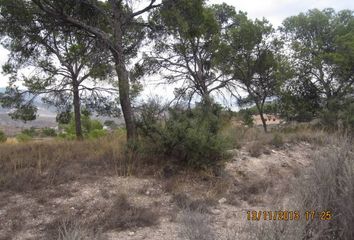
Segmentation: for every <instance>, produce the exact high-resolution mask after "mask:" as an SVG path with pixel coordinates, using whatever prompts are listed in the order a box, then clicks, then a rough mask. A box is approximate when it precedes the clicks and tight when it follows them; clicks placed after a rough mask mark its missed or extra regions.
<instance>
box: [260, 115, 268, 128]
mask: <svg viewBox="0 0 354 240" xmlns="http://www.w3.org/2000/svg"><path fill="white" fill-rule="evenodd" d="M259 116H260V117H261V120H262V124H263V129H264V132H268V129H267V121H266V119H265V118H264V115H263V112H260V113H259Z"/></svg>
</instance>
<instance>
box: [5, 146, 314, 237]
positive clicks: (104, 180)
mask: <svg viewBox="0 0 354 240" xmlns="http://www.w3.org/2000/svg"><path fill="white" fill-rule="evenodd" d="M311 151H312V146H311V145H310V144H307V143H298V144H294V145H287V144H286V145H285V146H284V147H283V148H281V149H268V151H266V153H267V154H262V155H261V156H259V157H257V158H256V157H251V156H250V155H249V153H248V151H247V150H246V147H244V148H242V149H241V150H233V151H232V153H233V158H232V160H231V161H230V162H228V163H227V164H226V167H225V171H224V172H222V173H221V174H220V176H219V177H218V178H219V179H218V181H216V182H215V181H211V180H210V177H208V176H207V175H206V177H205V179H198V178H195V177H192V176H190V177H186V175H187V174H188V173H178V174H176V175H174V176H172V177H170V178H163V177H142V178H137V177H132V176H130V177H119V176H104V175H102V176H101V175H99V174H98V175H97V176H95V177H96V180H94V181H87V180H85V178H83V180H75V181H72V182H68V183H65V184H61V185H55V186H48V187H47V188H44V189H38V190H31V191H28V192H21V193H15V192H11V191H8V190H6V191H2V192H0V239H4V240H5V239H16V240H17V239H21V240H22V239H57V237H58V228H59V227H60V225H61V224H62V222H64V221H65V220H67V219H71V220H72V219H74V221H76V222H78V223H79V224H80V226H82V227H83V228H86V229H89V230H90V231H94V232H101V233H102V236H104V237H105V239H127V240H133V239H134V240H138V239H149V240H170V239H171V240H172V239H178V236H179V235H178V233H179V229H180V227H181V225H180V223H179V221H178V219H179V215H180V214H181V208H180V207H179V205H180V202H178V200H176V199H179V198H178V197H176V196H178V194H185V196H188V197H190V198H191V199H206V198H210V199H211V200H210V201H209V202H210V204H209V205H207V206H206V208H207V209H208V211H207V213H206V214H207V215H209V216H210V218H211V219H212V223H213V228H215V229H216V231H217V232H220V233H221V232H225V231H228V230H232V229H237V228H238V227H240V228H241V227H242V226H244V225H245V224H247V217H246V214H247V211H249V210H253V209H254V210H257V211H258V210H262V211H263V210H270V208H273V207H274V205H276V206H279V208H280V209H281V208H282V206H283V205H284V204H285V203H286V201H287V200H288V196H287V192H288V189H289V187H291V186H290V183H291V180H292V179H293V178H296V177H297V176H299V174H300V173H301V171H302V170H303V169H304V168H306V166H308V165H309V164H310V160H309V154H310V153H311ZM76 179H77V178H76ZM122 195H124V196H126V197H127V201H128V202H129V205H130V207H131V209H130V210H129V211H130V212H128V213H124V214H125V215H124V216H125V217H127V216H128V217H129V216H130V217H131V216H132V214H140V215H139V217H140V218H137V219H138V220H137V219H131V218H130V220H129V221H131V224H130V225H127V227H124V226H123V227H122V226H121V227H117V228H114V223H115V220H117V219H114V217H115V216H110V213H111V212H112V211H115V210H117V209H116V208H117V206H116V205H114V202H115V201H116V200H117V199H118V198H119V197H120V196H122ZM183 201H184V200H183ZM207 202H208V201H205V204H208V203H207ZM137 209H138V210H137ZM139 209H140V210H141V209H143V211H140V210H139ZM139 211H140V212H139ZM152 213H153V214H152ZM129 214H130V215H129ZM149 214H150V215H149ZM107 216H110V219H108V218H107ZM112 217H113V219H112ZM116 217H117V218H119V217H121V216H116ZM149 218H151V219H150V220H154V219H155V218H156V223H154V221H148V222H147V224H150V226H147V225H142V224H141V222H137V221H140V220H141V219H143V220H144V221H146V220H147V219H149ZM139 219H140V220H139ZM112 221H113V228H112V226H111V227H107V226H110V225H112ZM134 221H135V222H134Z"/></svg>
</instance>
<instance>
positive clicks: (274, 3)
mask: <svg viewBox="0 0 354 240" xmlns="http://www.w3.org/2000/svg"><path fill="white" fill-rule="evenodd" d="M141 2H142V3H143V2H145V1H141ZM222 2H226V3H227V4H230V5H233V6H235V8H236V9H237V10H241V11H245V12H247V13H248V16H249V17H251V18H262V17H265V18H267V19H268V20H269V21H270V22H271V23H272V24H273V25H274V26H279V25H280V24H281V22H282V21H283V20H284V19H285V18H286V17H288V16H292V15H296V14H298V13H300V12H304V11H306V10H308V9H312V8H319V9H323V8H328V7H331V8H334V9H336V10H337V11H338V10H341V9H354V0H301V1H300V0H239V1H237V0H236V1H235V0H209V3H210V4H217V3H222ZM6 58H7V52H6V50H4V49H3V48H1V47H0V64H1V65H2V64H3V63H4V62H5V61H6ZM6 84H7V77H4V76H3V75H1V74H0V87H4V86H6ZM149 88H150V87H149ZM171 90H172V89H166V88H164V89H163V88H160V87H159V88H151V89H146V91H145V92H146V94H150V93H151V94H162V95H163V94H166V91H168V92H171Z"/></svg>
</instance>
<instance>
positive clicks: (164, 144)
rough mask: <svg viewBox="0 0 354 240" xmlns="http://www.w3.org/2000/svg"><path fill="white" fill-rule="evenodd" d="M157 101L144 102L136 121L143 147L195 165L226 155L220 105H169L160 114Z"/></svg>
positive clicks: (204, 166) (216, 160) (205, 165)
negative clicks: (138, 118)
mask: <svg viewBox="0 0 354 240" xmlns="http://www.w3.org/2000/svg"><path fill="white" fill-rule="evenodd" d="M159 113H161V110H160V109H159V107H158V105H157V104H156V103H153V104H150V105H146V106H145V107H144V108H143V111H142V113H141V118H140V121H139V124H138V127H139V132H140V135H141V137H142V142H143V144H145V145H146V144H147V146H145V148H148V149H150V151H154V152H155V153H158V154H163V155H165V156H168V157H172V158H175V159H177V160H178V161H179V162H180V163H182V164H187V165H188V166H192V167H195V168H200V169H201V168H208V167H211V166H214V165H215V164H216V163H217V162H218V161H220V160H222V159H223V158H225V157H226V150H227V149H226V148H227V144H226V139H225V138H224V137H222V135H221V134H220V113H221V107H220V106H219V105H216V104H214V105H212V106H205V105H198V106H197V107H196V108H194V109H183V108H181V107H175V108H170V109H169V110H168V117H165V118H163V117H161V115H159Z"/></svg>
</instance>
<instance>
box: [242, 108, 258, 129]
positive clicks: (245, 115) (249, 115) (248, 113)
mask: <svg viewBox="0 0 354 240" xmlns="http://www.w3.org/2000/svg"><path fill="white" fill-rule="evenodd" d="M240 114H241V117H242V122H243V124H244V125H245V126H247V127H252V126H253V114H255V113H254V111H252V110H251V109H242V110H240Z"/></svg>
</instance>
